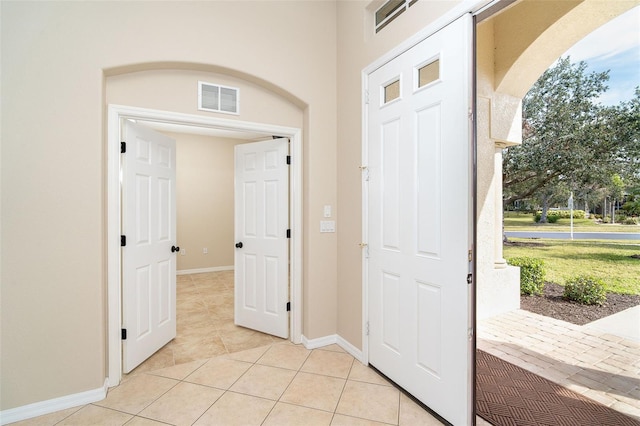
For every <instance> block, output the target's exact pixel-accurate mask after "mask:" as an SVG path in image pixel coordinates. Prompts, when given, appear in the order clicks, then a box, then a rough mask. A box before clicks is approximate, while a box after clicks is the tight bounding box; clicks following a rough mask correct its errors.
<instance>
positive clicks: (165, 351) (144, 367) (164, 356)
mask: <svg viewBox="0 0 640 426" xmlns="http://www.w3.org/2000/svg"><path fill="white" fill-rule="evenodd" d="M174 365H175V360H174V358H173V349H172V346H171V344H167V345H165V346H164V347H162V348H161V349H160V350H159V351H157V352H156V353H154V354H153V355H151V357H149V358H148V359H147V360H145V361H144V362H143V363H142V364H140V365H139V366H137V367H136V368H134V369H133V370H132V371H131V372H129V373H128V374H127V375H126V376H128V377H131V376H135V375H137V374H141V373H146V372H149V371H154V370H159V369H161V368H166V367H172V366H174Z"/></svg>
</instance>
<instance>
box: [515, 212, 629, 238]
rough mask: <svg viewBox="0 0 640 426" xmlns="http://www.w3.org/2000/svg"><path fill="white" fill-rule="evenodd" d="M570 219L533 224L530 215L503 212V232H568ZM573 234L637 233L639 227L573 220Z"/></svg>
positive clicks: (588, 220) (589, 220)
mask: <svg viewBox="0 0 640 426" xmlns="http://www.w3.org/2000/svg"><path fill="white" fill-rule="evenodd" d="M570 226H571V221H570V219H559V220H558V221H557V222H556V223H535V222H534V221H533V215H532V214H531V213H516V212H505V215H504V228H505V231H556V232H562V231H565V232H569V231H570ZM573 232H638V233H640V225H619V224H608V223H607V224H602V223H596V222H595V221H593V220H591V219H574V220H573Z"/></svg>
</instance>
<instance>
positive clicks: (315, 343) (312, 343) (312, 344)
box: [302, 334, 338, 349]
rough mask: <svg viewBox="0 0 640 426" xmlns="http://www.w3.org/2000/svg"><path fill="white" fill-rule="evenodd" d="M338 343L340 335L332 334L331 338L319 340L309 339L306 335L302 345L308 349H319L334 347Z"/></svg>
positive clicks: (303, 337) (326, 337) (320, 338)
mask: <svg viewBox="0 0 640 426" xmlns="http://www.w3.org/2000/svg"><path fill="white" fill-rule="evenodd" d="M334 343H336V344H337V343H338V335H337V334H332V335H331V336H324V337H318V338H317V339H311V340H309V339H307V337H306V336H305V335H303V336H302V344H303V345H304V347H305V348H307V349H317V348H321V347H323V346H329V345H333V344H334Z"/></svg>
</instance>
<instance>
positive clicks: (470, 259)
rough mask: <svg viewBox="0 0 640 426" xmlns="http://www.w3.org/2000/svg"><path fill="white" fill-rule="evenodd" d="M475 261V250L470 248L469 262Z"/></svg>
mask: <svg viewBox="0 0 640 426" xmlns="http://www.w3.org/2000/svg"><path fill="white" fill-rule="evenodd" d="M471 261H473V250H469V262H471Z"/></svg>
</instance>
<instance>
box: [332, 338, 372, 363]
mask: <svg viewBox="0 0 640 426" xmlns="http://www.w3.org/2000/svg"><path fill="white" fill-rule="evenodd" d="M336 343H337V344H338V346H340V347H341V348H342V349H344V350H345V351H347V352H348V353H349V354H351V356H352V357H354V358H355V359H357V360H358V361H360V362H361V363H362V364H365V362H364V355H363V354H362V350H360V349H358V348H356V347H355V346H353V345H352V344H351V343H349V342H347V341H346V340H344V339H343V338H342V336H338V341H337V342H336Z"/></svg>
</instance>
